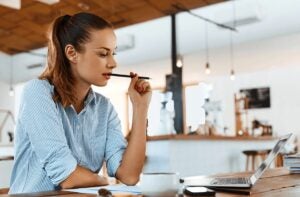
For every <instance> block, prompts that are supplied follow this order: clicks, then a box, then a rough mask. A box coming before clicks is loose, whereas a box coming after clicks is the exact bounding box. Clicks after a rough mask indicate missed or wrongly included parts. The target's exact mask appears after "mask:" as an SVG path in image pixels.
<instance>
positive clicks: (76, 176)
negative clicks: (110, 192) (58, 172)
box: [60, 166, 108, 189]
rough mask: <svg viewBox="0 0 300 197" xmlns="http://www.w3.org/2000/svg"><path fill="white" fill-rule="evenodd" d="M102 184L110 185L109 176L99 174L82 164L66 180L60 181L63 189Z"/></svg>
mask: <svg viewBox="0 0 300 197" xmlns="http://www.w3.org/2000/svg"><path fill="white" fill-rule="evenodd" d="M101 185H108V180H107V178H105V177H102V176H99V175H98V174H96V173H93V172H91V171H90V170H88V169H86V168H84V167H81V166H77V167H76V169H75V171H74V172H72V173H71V174H70V176H69V177H68V178H67V179H66V180H64V181H63V182H61V183H60V186H61V188H62V189H69V188H77V187H93V186H101Z"/></svg>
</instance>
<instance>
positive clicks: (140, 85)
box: [135, 79, 150, 94]
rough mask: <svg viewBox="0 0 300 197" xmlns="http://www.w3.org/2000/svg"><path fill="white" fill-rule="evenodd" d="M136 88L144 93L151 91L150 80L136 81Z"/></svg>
mask: <svg viewBox="0 0 300 197" xmlns="http://www.w3.org/2000/svg"><path fill="white" fill-rule="evenodd" d="M135 89H136V90H137V91H138V92H139V93H140V94H144V93H146V92H148V91H150V84H149V82H147V81H145V80H141V79H140V80H138V81H137V82H136V85H135Z"/></svg>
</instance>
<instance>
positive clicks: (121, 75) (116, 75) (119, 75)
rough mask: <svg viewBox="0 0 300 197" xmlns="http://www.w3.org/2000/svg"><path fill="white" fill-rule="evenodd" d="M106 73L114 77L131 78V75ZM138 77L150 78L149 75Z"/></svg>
mask: <svg viewBox="0 0 300 197" xmlns="http://www.w3.org/2000/svg"><path fill="white" fill-rule="evenodd" d="M107 75H109V76H115V77H129V78H133V76H131V75H123V74H116V73H108V74H107ZM139 79H151V78H150V77H143V76H139Z"/></svg>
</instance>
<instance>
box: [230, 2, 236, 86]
mask: <svg viewBox="0 0 300 197" xmlns="http://www.w3.org/2000/svg"><path fill="white" fill-rule="evenodd" d="M232 10H233V17H232V18H233V27H234V28H236V20H235V19H236V17H235V2H234V1H233V3H232ZM230 64H231V71H230V79H231V80H232V81H234V80H235V72H234V66H235V65H234V48H233V35H232V31H230Z"/></svg>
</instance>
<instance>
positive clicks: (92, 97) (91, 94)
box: [84, 88, 96, 106]
mask: <svg viewBox="0 0 300 197" xmlns="http://www.w3.org/2000/svg"><path fill="white" fill-rule="evenodd" d="M95 99H96V93H95V92H94V90H93V89H92V88H90V90H89V93H88V95H87V97H86V99H85V101H84V105H85V106H86V105H88V104H90V103H91V102H92V101H93V102H94V101H95Z"/></svg>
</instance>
